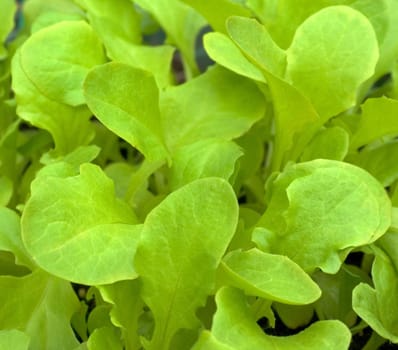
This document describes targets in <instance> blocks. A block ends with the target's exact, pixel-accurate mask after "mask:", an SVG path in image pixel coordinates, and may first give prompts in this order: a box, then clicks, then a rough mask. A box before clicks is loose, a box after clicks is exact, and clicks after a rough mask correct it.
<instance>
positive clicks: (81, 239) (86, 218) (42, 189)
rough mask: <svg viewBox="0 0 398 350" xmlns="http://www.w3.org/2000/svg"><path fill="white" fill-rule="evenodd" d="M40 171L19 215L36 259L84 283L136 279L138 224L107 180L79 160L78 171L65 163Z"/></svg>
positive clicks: (24, 238)
mask: <svg viewBox="0 0 398 350" xmlns="http://www.w3.org/2000/svg"><path fill="white" fill-rule="evenodd" d="M43 170H44V171H42V172H41V174H40V175H39V176H38V177H37V178H36V179H35V180H34V182H33V183H32V195H31V198H30V199H29V200H28V202H27V203H26V205H25V209H24V211H23V214H22V237H23V241H24V243H25V246H26V248H27V250H28V252H29V253H30V254H31V255H32V257H33V258H34V260H35V262H37V264H38V265H39V266H40V267H42V268H43V269H45V270H46V271H48V272H50V273H52V274H54V275H56V276H59V277H61V278H64V279H67V280H70V281H73V282H77V283H81V284H87V285H91V284H106V283H113V282H115V281H118V280H122V279H133V278H136V277H137V274H136V272H135V269H134V267H133V258H134V253H135V250H136V245H137V243H138V239H139V233H140V230H141V228H140V225H134V224H135V223H136V219H135V216H134V213H133V212H132V210H131V209H130V207H129V206H128V205H127V204H126V203H124V202H122V201H120V200H119V199H116V198H115V194H114V188H113V183H112V182H111V180H110V179H109V178H107V177H106V176H105V174H104V173H103V172H102V171H101V169H100V168H98V167H97V166H95V165H92V164H83V165H82V166H81V167H80V174H75V173H74V167H72V166H70V165H67V164H66V163H58V164H55V165H53V166H48V167H46V168H44V169H43ZM54 193H56V197H55V199H54Z"/></svg>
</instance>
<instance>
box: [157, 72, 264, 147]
mask: <svg viewBox="0 0 398 350" xmlns="http://www.w3.org/2000/svg"><path fill="white" fill-rule="evenodd" d="M199 101H200V103H198V102H199ZM160 108H161V112H162V122H163V126H164V133H165V139H166V142H167V145H168V146H169V148H170V149H171V150H175V149H176V148H178V147H181V146H184V145H188V144H191V143H194V142H196V141H199V140H202V139H204V138H212V137H214V138H220V139H224V140H231V139H234V138H237V137H239V136H241V135H243V134H244V133H245V132H246V131H248V130H249V129H250V128H251V126H252V125H253V124H254V123H255V122H257V121H259V120H260V119H261V118H262V117H263V116H264V113H265V98H264V95H263V94H262V93H261V92H260V90H259V89H258V88H257V86H256V85H255V84H254V83H253V82H251V81H250V80H249V79H246V78H243V77H240V76H238V75H236V74H234V73H232V72H230V71H228V70H226V69H224V68H222V67H219V66H216V67H212V68H209V69H208V70H207V71H206V72H205V73H203V74H202V75H200V76H199V77H197V78H195V79H192V80H190V81H188V82H187V83H185V84H182V85H179V86H175V87H169V88H168V89H166V91H165V92H164V93H162V94H161V100H160Z"/></svg>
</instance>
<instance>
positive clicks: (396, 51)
mask: <svg viewBox="0 0 398 350" xmlns="http://www.w3.org/2000/svg"><path fill="white" fill-rule="evenodd" d="M346 1H347V0H346ZM351 7H353V8H354V9H356V10H358V11H360V12H362V14H364V15H365V16H366V17H367V18H368V20H369V21H370V23H371V24H372V25H373V29H374V30H375V33H376V36H377V41H378V43H379V50H380V58H379V61H378V62H377V66H376V69H375V75H374V77H373V78H372V79H371V80H369V81H368V82H367V83H366V84H365V86H364V88H363V89H362V90H363V93H364V94H365V93H367V91H368V90H369V88H371V86H372V84H373V83H374V82H375V81H376V80H377V79H379V78H380V77H381V76H382V75H383V74H386V73H388V72H390V71H391V68H392V67H393V66H394V62H395V61H396V59H397V56H398V45H397V42H396V40H395V38H396V37H397V35H398V22H397V18H398V4H397V2H396V1H394V0H379V1H372V0H357V1H355V2H353V3H352V4H351Z"/></svg>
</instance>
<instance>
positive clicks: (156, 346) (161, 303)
mask: <svg viewBox="0 0 398 350" xmlns="http://www.w3.org/2000/svg"><path fill="white" fill-rule="evenodd" d="M237 219H238V204H237V201H236V198H235V194H234V192H233V189H232V188H231V186H230V185H229V184H228V183H227V182H226V181H225V180H223V179H219V178H205V179H200V180H196V181H194V182H191V183H189V184H188V185H185V186H183V187H181V188H180V189H178V190H177V191H175V192H173V193H171V194H170V195H169V196H168V197H167V198H166V199H165V200H164V201H163V202H162V203H161V204H160V205H159V206H158V207H156V208H155V209H153V210H152V211H151V212H150V213H149V215H148V216H147V219H146V221H145V223H144V228H143V231H142V235H141V241H140V244H139V246H138V250H137V254H136V258H135V265H136V269H137V271H138V273H139V275H140V279H141V281H142V292H141V297H142V299H143V300H144V302H145V303H146V304H147V305H148V306H149V308H150V309H151V311H152V313H153V316H154V320H155V330H154V333H153V336H152V339H151V341H150V342H146V343H147V344H146V345H145V348H146V349H148V350H161V349H165V350H166V349H169V345H170V342H171V340H172V338H173V336H174V335H175V333H176V332H177V331H178V330H179V329H181V328H186V329H196V327H197V326H198V322H199V321H198V320H197V319H196V316H195V312H196V310H197V308H198V307H199V306H203V305H204V303H205V300H206V297H207V296H208V295H209V294H211V292H212V288H213V287H214V284H215V271H216V268H217V266H218V264H219V263H220V260H221V257H222V256H223V254H224V252H225V250H226V249H227V246H228V244H229V242H230V240H231V239H232V236H233V234H234V232H235V228H236V225H237Z"/></svg>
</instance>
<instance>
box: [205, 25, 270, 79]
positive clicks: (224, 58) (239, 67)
mask: <svg viewBox="0 0 398 350" xmlns="http://www.w3.org/2000/svg"><path fill="white" fill-rule="evenodd" d="M203 44H204V47H205V49H206V52H207V54H208V55H209V56H210V58H211V59H213V60H214V61H215V62H217V63H218V64H219V65H221V66H223V67H225V68H228V69H229V70H232V71H233V72H235V73H238V74H240V75H242V76H244V77H247V78H250V79H253V80H256V81H259V82H263V83H265V78H264V75H263V73H262V72H261V70H260V69H259V68H258V67H256V66H255V65H254V64H253V63H251V62H250V61H249V59H247V58H246V57H245V56H244V55H243V53H242V51H241V50H239V48H238V47H237V46H236V45H235V44H234V43H233V42H232V40H231V39H230V38H228V37H227V36H226V35H225V34H222V33H218V32H212V33H207V34H206V35H205V36H204V38H203Z"/></svg>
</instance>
